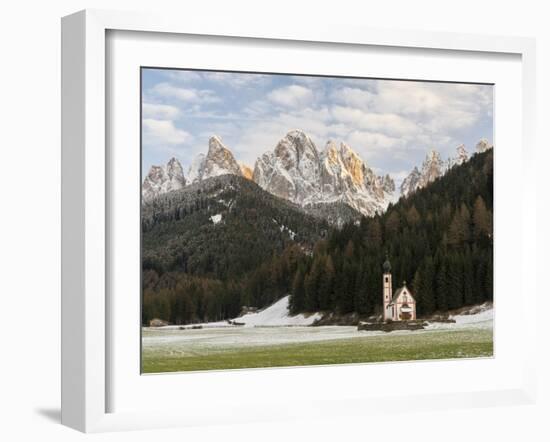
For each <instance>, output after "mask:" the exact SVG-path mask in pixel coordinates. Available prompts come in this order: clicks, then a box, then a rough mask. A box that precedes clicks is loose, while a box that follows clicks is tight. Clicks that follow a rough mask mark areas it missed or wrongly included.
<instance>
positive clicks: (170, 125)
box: [143, 118, 192, 147]
mask: <svg viewBox="0 0 550 442" xmlns="http://www.w3.org/2000/svg"><path fill="white" fill-rule="evenodd" d="M191 138H192V137H191V135H190V134H189V133H188V132H186V131H184V130H181V129H178V128H177V127H175V126H174V122H173V121H171V120H155V119H153V118H145V119H143V141H144V143H145V144H146V145H148V146H157V147H159V146H160V147H162V146H165V145H178V144H183V143H186V142H188V141H190V140H191Z"/></svg>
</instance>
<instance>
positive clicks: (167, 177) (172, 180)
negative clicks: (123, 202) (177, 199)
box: [141, 158, 186, 201]
mask: <svg viewBox="0 0 550 442" xmlns="http://www.w3.org/2000/svg"><path fill="white" fill-rule="evenodd" d="M185 184H186V180H185V176H184V174H183V168H182V167H181V163H180V162H179V161H178V160H177V159H176V158H171V159H170V160H169V161H168V163H167V164H166V165H165V166H152V167H151V169H150V170H149V173H148V174H147V176H146V177H145V179H144V180H143V185H142V191H141V194H142V198H143V200H144V201H148V200H151V199H153V198H155V197H156V196H158V195H161V194H163V193H167V192H171V191H173V190H179V189H181V188H183V187H184V186H185Z"/></svg>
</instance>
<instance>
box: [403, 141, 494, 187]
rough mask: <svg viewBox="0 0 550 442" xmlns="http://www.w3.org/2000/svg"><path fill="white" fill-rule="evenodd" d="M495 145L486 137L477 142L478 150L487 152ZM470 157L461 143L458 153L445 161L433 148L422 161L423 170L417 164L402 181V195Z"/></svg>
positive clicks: (424, 184) (427, 182)
mask: <svg viewBox="0 0 550 442" xmlns="http://www.w3.org/2000/svg"><path fill="white" fill-rule="evenodd" d="M492 148H493V145H492V144H490V143H489V141H488V140H487V139H486V138H482V139H481V140H479V142H478V143H477V144H476V152H478V153H480V152H485V151H486V150H488V149H492ZM469 159H470V154H469V152H468V150H467V149H466V146H464V144H460V145H459V146H457V147H456V153H455V154H454V156H452V157H450V158H448V159H447V161H446V162H445V163H444V162H443V161H442V160H441V156H440V155H439V153H438V152H437V151H435V150H431V151H430V152H429V153H428V154H427V155H426V159H425V160H424V162H423V163H422V168H421V170H418V168H417V167H416V166H415V167H414V169H413V170H412V171H411V173H410V174H409V175H408V176H407V177H406V178H405V179H404V180H403V182H402V183H401V189H400V190H401V195H402V196H408V195H410V194H411V193H413V192H415V191H416V190H418V189H421V188H423V187H425V186H426V185H428V184H429V183H431V182H432V181H434V180H435V179H437V178H439V177H441V176H443V175H444V174H445V173H446V172H447V171H448V170H449V169H451V168H453V167H455V166H460V165H461V164H464V163H465V162H466V161H468V160H469Z"/></svg>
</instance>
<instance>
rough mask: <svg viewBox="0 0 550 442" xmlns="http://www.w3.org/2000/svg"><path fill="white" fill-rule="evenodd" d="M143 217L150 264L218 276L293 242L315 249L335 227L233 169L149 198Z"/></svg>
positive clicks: (265, 257) (246, 266) (251, 266)
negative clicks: (231, 171) (230, 171)
mask: <svg viewBox="0 0 550 442" xmlns="http://www.w3.org/2000/svg"><path fill="white" fill-rule="evenodd" d="M141 223H142V232H143V236H142V238H143V263H144V264H143V265H144V268H151V269H157V270H158V271H159V272H160V273H162V272H164V271H176V270H177V271H185V272H188V273H193V274H205V275H208V274H211V275H215V276H216V277H228V276H230V275H236V274H238V273H239V272H242V271H243V270H246V271H248V270H251V269H254V268H256V267H257V266H258V263H259V262H264V261H265V260H268V259H269V258H271V257H272V256H273V255H274V254H277V253H280V252H281V251H282V250H284V249H285V248H286V247H288V246H289V245H296V246H298V247H300V248H301V249H302V250H306V251H308V252H311V250H312V248H313V245H314V244H315V243H316V242H317V241H318V240H319V239H321V238H322V237H323V236H325V235H326V233H327V232H328V231H329V230H330V228H331V227H330V226H329V224H328V222H327V221H326V220H325V219H322V218H321V217H317V216H314V215H311V214H308V213H305V212H304V211H303V210H302V209H301V208H300V207H298V206H297V205H295V204H293V203H292V202H290V201H287V200H284V199H282V198H278V197H276V196H275V195H272V194H270V193H268V192H266V191H265V190H263V189H262V188H261V187H259V186H258V185H257V184H256V183H254V182H253V181H251V180H248V179H246V178H245V177H242V176H237V175H230V174H226V175H221V176H217V177H212V178H207V179H204V180H203V181H201V182H197V183H194V184H190V185H187V186H185V187H184V188H182V189H180V190H177V191H174V192H169V193H166V194H163V195H160V196H159V197H157V198H154V199H153V200H150V201H147V202H145V203H144V204H143V206H142V217H141ZM252 251H253V252H252ZM260 258H261V259H260Z"/></svg>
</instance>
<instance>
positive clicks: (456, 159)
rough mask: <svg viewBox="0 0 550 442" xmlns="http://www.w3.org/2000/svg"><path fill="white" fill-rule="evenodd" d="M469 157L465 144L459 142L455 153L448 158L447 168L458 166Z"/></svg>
mask: <svg viewBox="0 0 550 442" xmlns="http://www.w3.org/2000/svg"><path fill="white" fill-rule="evenodd" d="M469 158H470V154H469V153H468V151H467V150H466V146H464V144H460V145H458V146H457V147H456V154H455V155H454V156H453V157H451V158H449V159H448V161H447V163H448V168H449V169H450V168H451V167H454V166H460V165H461V164H463V163H465V162H466V161H468V159H469Z"/></svg>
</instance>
